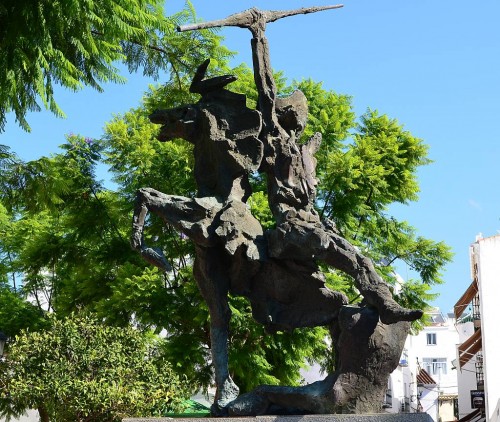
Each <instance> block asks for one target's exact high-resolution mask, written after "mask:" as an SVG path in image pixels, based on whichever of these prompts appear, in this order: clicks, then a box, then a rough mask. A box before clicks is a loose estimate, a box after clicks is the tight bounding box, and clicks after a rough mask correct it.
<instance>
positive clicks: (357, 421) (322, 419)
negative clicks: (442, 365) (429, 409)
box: [122, 413, 432, 422]
mask: <svg viewBox="0 0 500 422" xmlns="http://www.w3.org/2000/svg"><path fill="white" fill-rule="evenodd" d="M176 419H183V420H185V421H186V422H188V421H189V422H408V421H409V422H432V418H431V417H430V416H429V415H428V414H427V413H377V414H371V415H298V416H255V417H238V418H229V417H228V418H176ZM172 420H173V419H172V418H125V419H123V421H122V422H167V421H172Z"/></svg>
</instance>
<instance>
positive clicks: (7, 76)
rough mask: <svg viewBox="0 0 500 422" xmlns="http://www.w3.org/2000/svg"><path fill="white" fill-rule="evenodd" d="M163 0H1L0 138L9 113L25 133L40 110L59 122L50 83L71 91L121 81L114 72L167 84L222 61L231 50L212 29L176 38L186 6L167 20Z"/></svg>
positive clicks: (188, 12) (189, 14)
mask: <svg viewBox="0 0 500 422" xmlns="http://www.w3.org/2000/svg"><path fill="white" fill-rule="evenodd" d="M163 6H164V2H163V1H161V0H148V1H146V0H92V1H90V0H85V1H79V0H61V1H52V0H43V1H38V2H36V4H32V3H30V2H18V1H15V0H6V1H3V2H2V5H1V7H0V69H1V71H0V132H1V131H3V129H4V126H5V121H6V114H7V113H8V112H10V111H13V112H14V114H15V118H16V120H17V121H18V123H19V125H20V126H21V127H22V128H23V129H25V130H29V124H28V122H27V120H26V113H27V112H28V111H38V110H40V109H41V106H43V107H45V108H46V109H49V110H50V111H52V112H53V113H55V114H56V115H58V116H63V115H64V114H63V112H62V110H61V109H60V108H59V106H58V105H57V103H56V100H55V98H54V85H55V84H58V85H61V86H63V87H66V88H68V89H71V90H74V91H76V90H78V89H81V88H82V87H83V86H90V87H93V88H95V89H97V90H102V85H103V83H106V82H124V81H125V78H124V77H123V76H121V75H120V74H119V72H118V69H117V68H116V65H117V64H118V62H124V63H125V64H126V65H127V66H128V67H129V70H130V71H137V70H139V69H142V70H143V73H144V74H145V75H148V76H153V77H157V76H158V75H159V73H160V72H162V71H163V72H168V74H169V75H170V77H171V79H172V80H175V79H176V78H177V77H178V76H179V75H181V74H182V73H185V72H186V71H187V70H189V69H190V68H191V67H192V66H193V63H200V62H202V61H203V60H204V59H205V58H206V57H208V56H209V55H212V57H214V59H216V60H223V58H224V57H226V56H227V55H228V54H229V52H228V50H227V49H225V48H223V47H219V48H218V49H216V48H215V46H216V45H217V44H218V42H219V37H218V36H217V35H216V34H215V33H214V32H213V31H201V32H200V31H197V32H189V33H177V31H176V27H177V26H178V25H181V24H184V23H187V22H188V21H192V20H193V19H194V16H193V14H194V11H193V9H192V7H190V5H189V4H187V5H186V8H185V9H184V10H182V11H181V12H179V13H177V14H175V15H173V16H170V17H165V16H164V13H163Z"/></svg>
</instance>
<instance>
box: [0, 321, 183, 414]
mask: <svg viewBox="0 0 500 422" xmlns="http://www.w3.org/2000/svg"><path fill="white" fill-rule="evenodd" d="M0 373H1V375H2V376H1V379H2V383H1V385H0V401H1V402H2V403H3V404H5V402H6V401H7V402H11V403H13V404H14V405H16V406H17V407H19V406H21V407H24V408H25V409H37V410H38V411H39V413H40V415H44V414H48V416H49V417H50V420H54V421H84V420H85V421H120V420H122V418H123V417H126V416H129V417H130V416H153V415H155V416H161V415H163V414H164V413H165V412H168V411H171V410H178V409H180V408H181V407H182V401H183V400H184V399H185V398H186V396H188V395H189V393H190V390H189V388H188V386H187V385H186V383H185V382H183V381H181V380H180V378H179V377H177V376H176V375H175V374H174V373H173V371H172V368H171V365H170V364H169V363H168V362H167V361H166V360H165V359H164V357H163V356H162V354H161V351H160V349H159V348H158V345H157V344H156V343H155V342H154V341H153V340H152V338H151V337H150V336H148V335H145V334H142V333H140V332H139V331H137V330H134V329H132V328H116V327H111V326H106V325H102V324H100V323H99V322H97V321H96V320H94V319H91V318H86V317H79V318H76V317H69V318H66V319H64V320H56V319H55V318H51V326H50V328H48V329H46V330H42V331H32V332H23V333H22V334H21V335H19V336H18V337H17V338H16V340H15V342H14V343H13V344H12V345H11V347H10V349H9V355H8V357H7V359H6V361H5V362H0ZM47 420H48V419H47Z"/></svg>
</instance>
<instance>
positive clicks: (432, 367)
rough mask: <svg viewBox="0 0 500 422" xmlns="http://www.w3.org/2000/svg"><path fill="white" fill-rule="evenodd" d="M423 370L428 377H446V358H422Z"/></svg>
mask: <svg viewBox="0 0 500 422" xmlns="http://www.w3.org/2000/svg"><path fill="white" fill-rule="evenodd" d="M424 369H425V370H426V371H427V373H428V374H429V375H446V358H424Z"/></svg>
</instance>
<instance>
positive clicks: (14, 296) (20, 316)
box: [0, 283, 47, 338]
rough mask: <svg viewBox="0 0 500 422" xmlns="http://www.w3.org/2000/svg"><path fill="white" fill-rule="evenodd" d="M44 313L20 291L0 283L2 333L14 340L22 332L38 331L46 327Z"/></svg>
mask: <svg viewBox="0 0 500 422" xmlns="http://www.w3.org/2000/svg"><path fill="white" fill-rule="evenodd" d="M46 325H47V320H46V318H45V315H44V313H43V312H42V311H41V310H40V309H39V308H38V307H37V306H34V305H32V304H31V303H30V302H28V301H26V297H25V296H24V295H23V294H22V293H21V292H19V291H15V290H14V289H13V288H12V287H10V286H9V285H7V284H5V283H0V331H2V332H3V333H4V334H5V335H6V336H7V337H9V338H14V337H15V336H16V335H18V334H19V333H20V332H21V330H30V331H36V330H39V329H41V328H44V327H46Z"/></svg>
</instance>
